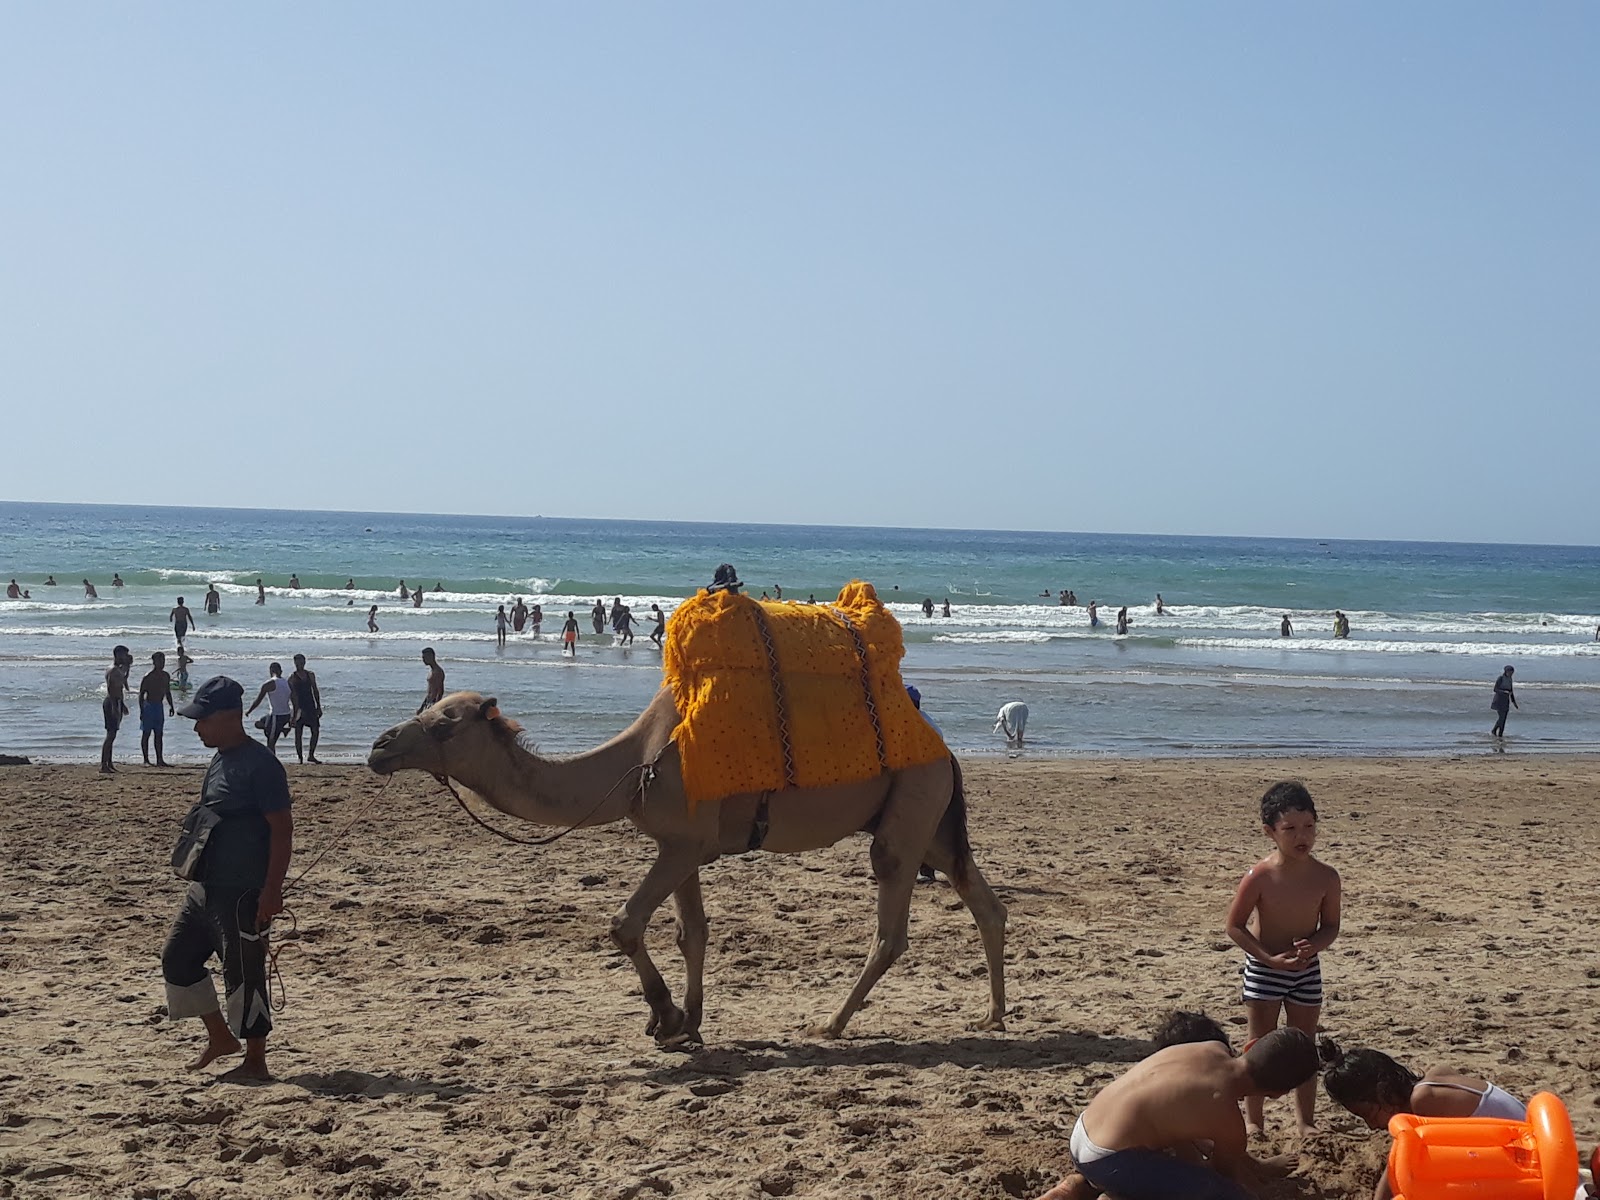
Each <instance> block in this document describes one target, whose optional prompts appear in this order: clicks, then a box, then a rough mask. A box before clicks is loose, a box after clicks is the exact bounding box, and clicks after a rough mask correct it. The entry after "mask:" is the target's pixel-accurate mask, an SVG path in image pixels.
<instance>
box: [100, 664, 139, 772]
mask: <svg viewBox="0 0 1600 1200" xmlns="http://www.w3.org/2000/svg"><path fill="white" fill-rule="evenodd" d="M132 666H133V655H132V654H130V653H128V648H127V647H126V646H115V647H113V648H112V650H111V666H110V668H109V669H108V670H107V671H106V697H105V699H104V700H102V701H100V715H101V716H102V717H104V718H105V726H106V740H105V742H104V743H103V744H102V745H101V747H100V774H102V775H114V774H116V770H117V769H116V768H115V767H114V766H112V765H111V744H112V743H113V742H115V741H116V740H117V730H119V729H121V728H122V718H123V717H125V716H127V715H128V668H130V667H132Z"/></svg>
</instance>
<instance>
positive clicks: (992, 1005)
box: [923, 757, 1006, 1032]
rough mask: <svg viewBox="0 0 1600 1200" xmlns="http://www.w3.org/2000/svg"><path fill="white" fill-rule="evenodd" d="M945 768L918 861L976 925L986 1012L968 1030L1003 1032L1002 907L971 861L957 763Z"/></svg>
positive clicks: (1004, 952)
mask: <svg viewBox="0 0 1600 1200" xmlns="http://www.w3.org/2000/svg"><path fill="white" fill-rule="evenodd" d="M950 767H951V770H952V771H953V772H954V774H955V788H954V791H953V793H952V794H951V797H950V804H949V807H947V808H946V809H945V810H944V816H943V817H941V818H940V819H939V828H938V829H937V830H936V831H935V832H934V835H933V842H932V844H931V845H930V846H929V847H928V852H927V854H926V855H924V856H923V861H924V862H926V863H927V864H928V865H929V866H930V867H932V868H933V869H934V870H936V871H943V872H944V873H945V874H946V875H948V876H949V877H950V882H951V883H952V884H954V885H955V889H956V894H957V895H958V896H960V897H961V901H962V903H963V904H965V905H966V906H967V911H968V912H970V913H971V914H972V919H973V921H974V922H976V923H977V926H978V936H979V937H981V938H982V939H983V956H984V959H985V961H986V962H987V963H988V967H989V1013H988V1015H987V1016H985V1017H984V1019H983V1020H981V1021H979V1022H978V1023H977V1024H976V1025H975V1026H974V1028H975V1029H981V1030H993V1031H999V1032H1003V1031H1004V1030H1005V1027H1006V1020H1005V1017H1006V906H1005V905H1004V904H1002V903H1001V902H1000V897H998V896H996V895H995V894H994V890H993V889H992V888H990V886H989V881H988V880H986V879H985V878H984V877H983V872H982V871H980V870H979V869H978V864H977V861H976V860H975V859H974V858H973V857H972V843H971V842H970V841H969V840H968V839H967V796H966V790H965V788H964V787H963V786H962V780H961V764H960V763H959V762H957V761H956V759H955V758H954V757H952V758H951V759H950Z"/></svg>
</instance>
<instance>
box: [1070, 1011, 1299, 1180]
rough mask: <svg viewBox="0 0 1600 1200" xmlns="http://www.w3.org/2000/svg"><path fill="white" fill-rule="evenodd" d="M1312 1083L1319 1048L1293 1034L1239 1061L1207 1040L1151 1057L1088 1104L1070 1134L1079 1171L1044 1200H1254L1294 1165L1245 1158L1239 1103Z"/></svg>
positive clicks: (1279, 1034) (1264, 1043)
mask: <svg viewBox="0 0 1600 1200" xmlns="http://www.w3.org/2000/svg"><path fill="white" fill-rule="evenodd" d="M1316 1077H1317V1048H1316V1045H1315V1044H1314V1043H1313V1042H1312V1040H1311V1037H1310V1035H1309V1034H1307V1033H1305V1032H1304V1031H1303V1030H1299V1029H1279V1030H1276V1031H1274V1032H1272V1033H1269V1034H1267V1035H1266V1036H1265V1037H1263V1038H1261V1039H1260V1040H1259V1041H1257V1042H1255V1043H1254V1044H1253V1045H1251V1047H1250V1049H1248V1050H1246V1051H1245V1052H1244V1053H1243V1054H1242V1055H1239V1056H1238V1057H1235V1056H1234V1053H1233V1051H1232V1050H1231V1049H1230V1048H1229V1047H1227V1046H1225V1045H1223V1044H1221V1043H1220V1042H1214V1041H1208V1042H1191V1043H1185V1044H1182V1045H1177V1046H1169V1047H1168V1048H1167V1049H1165V1050H1157V1051H1156V1052H1155V1053H1154V1054H1152V1055H1151V1056H1150V1057H1149V1058H1146V1059H1144V1060H1143V1061H1141V1062H1139V1063H1137V1064H1136V1065H1135V1066H1133V1067H1132V1068H1131V1069H1130V1070H1129V1071H1128V1072H1127V1073H1126V1074H1124V1075H1123V1076H1121V1077H1120V1078H1119V1079H1116V1080H1113V1081H1112V1082H1111V1083H1110V1084H1108V1085H1106V1087H1105V1088H1104V1090H1102V1091H1101V1092H1100V1094H1099V1095H1097V1096H1096V1097H1095V1098H1094V1099H1093V1100H1091V1101H1090V1102H1089V1106H1088V1107H1087V1108H1085V1109H1084V1110H1083V1112H1082V1113H1081V1114H1080V1115H1079V1117H1078V1120H1077V1123H1076V1124H1075V1125H1074V1126H1073V1128H1072V1138H1071V1142H1070V1148H1071V1151H1072V1163H1073V1166H1075V1167H1076V1168H1077V1173H1076V1174H1074V1175H1072V1176H1070V1177H1069V1178H1068V1179H1066V1180H1064V1181H1063V1182H1062V1183H1061V1184H1060V1185H1058V1186H1057V1187H1054V1188H1051V1189H1050V1191H1048V1192H1046V1193H1045V1194H1044V1196H1043V1197H1041V1200H1078V1198H1079V1197H1083V1198H1087V1197H1090V1196H1094V1195H1098V1194H1102V1193H1104V1194H1106V1195H1112V1196H1116V1197H1117V1198H1118V1200H1178V1198H1179V1197H1182V1198H1183V1200H1251V1197H1253V1196H1255V1195H1256V1194H1257V1191H1256V1189H1257V1188H1259V1186H1260V1184H1261V1181H1262V1180H1264V1179H1266V1178H1270V1177H1274V1176H1279V1175H1283V1174H1284V1173H1285V1172H1286V1171H1288V1170H1289V1169H1291V1168H1292V1167H1293V1165H1294V1159H1293V1157H1292V1156H1280V1157H1278V1158H1270V1159H1264V1160H1258V1159H1254V1158H1252V1157H1251V1156H1250V1153H1249V1150H1248V1149H1247V1141H1246V1135H1245V1127H1244V1120H1243V1119H1242V1118H1241V1116H1240V1115H1239V1101H1240V1100H1245V1101H1246V1102H1248V1101H1249V1100H1251V1099H1252V1098H1253V1099H1255V1101H1256V1102H1257V1103H1258V1104H1259V1103H1260V1101H1261V1100H1263V1099H1265V1098H1266V1097H1268V1096H1282V1095H1284V1094H1285V1093H1287V1092H1289V1091H1292V1090H1293V1089H1294V1088H1296V1087H1300V1086H1304V1085H1305V1084H1306V1083H1308V1082H1309V1083H1311V1084H1312V1085H1315V1082H1316ZM1207 1144H1209V1147H1210V1149H1209V1151H1208V1152H1207V1153H1206V1154H1205V1155H1202V1154H1201V1152H1200V1147H1202V1146H1205V1145H1207Z"/></svg>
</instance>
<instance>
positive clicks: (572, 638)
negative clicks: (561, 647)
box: [561, 629, 578, 646]
mask: <svg viewBox="0 0 1600 1200" xmlns="http://www.w3.org/2000/svg"><path fill="white" fill-rule="evenodd" d="M561 640H562V641H563V642H565V643H566V644H567V645H569V646H576V645H577V644H578V635H577V633H576V632H575V631H574V630H571V629H569V630H567V631H566V632H565V633H563V634H562V635H561Z"/></svg>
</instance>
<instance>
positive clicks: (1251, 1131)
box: [1245, 1125, 1267, 1138]
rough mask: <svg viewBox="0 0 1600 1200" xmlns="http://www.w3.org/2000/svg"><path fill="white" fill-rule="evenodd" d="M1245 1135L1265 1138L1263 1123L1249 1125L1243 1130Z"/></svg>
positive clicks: (1265, 1132)
mask: <svg viewBox="0 0 1600 1200" xmlns="http://www.w3.org/2000/svg"><path fill="white" fill-rule="evenodd" d="M1245 1136H1247V1137H1253V1138H1265V1137H1266V1136H1267V1127H1266V1126H1265V1125H1251V1126H1249V1127H1248V1128H1247V1129H1246V1130H1245Z"/></svg>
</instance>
